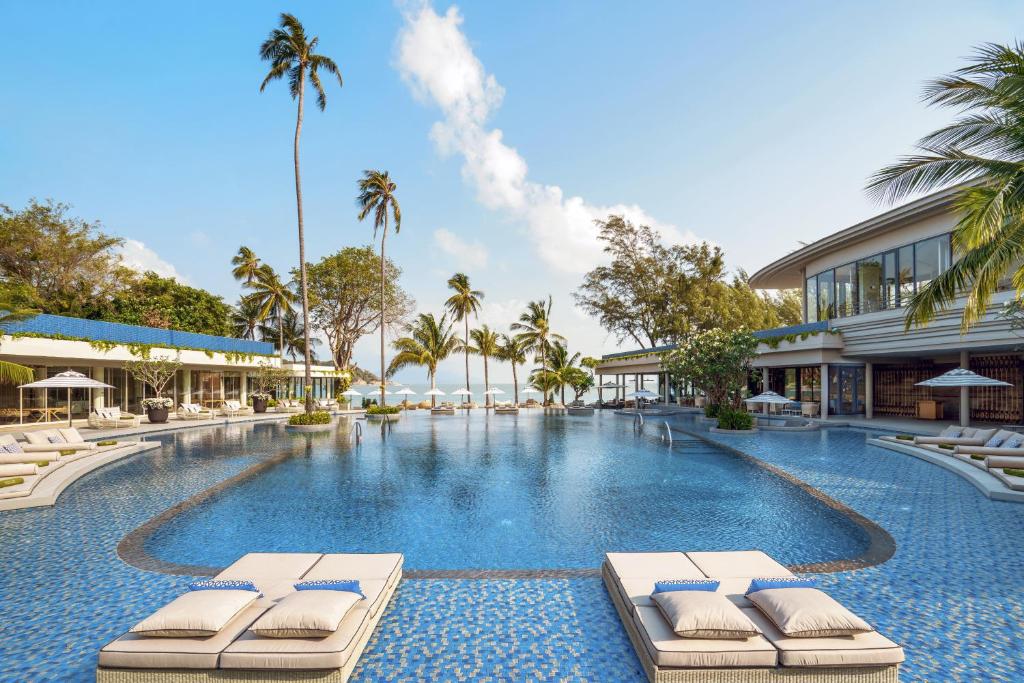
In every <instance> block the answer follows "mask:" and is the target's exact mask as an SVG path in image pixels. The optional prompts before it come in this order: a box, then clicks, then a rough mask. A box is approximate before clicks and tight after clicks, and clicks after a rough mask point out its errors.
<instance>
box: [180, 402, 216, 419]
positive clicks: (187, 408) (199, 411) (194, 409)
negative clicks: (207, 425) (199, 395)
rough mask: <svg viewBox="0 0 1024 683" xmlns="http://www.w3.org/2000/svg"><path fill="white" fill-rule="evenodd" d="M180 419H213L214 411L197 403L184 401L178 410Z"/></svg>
mask: <svg viewBox="0 0 1024 683" xmlns="http://www.w3.org/2000/svg"><path fill="white" fill-rule="evenodd" d="M177 415H178V419H179V420H212V419H213V411H212V410H210V409H209V408H203V407H202V406H200V405H198V404H195V403H182V404H180V405H178V411H177Z"/></svg>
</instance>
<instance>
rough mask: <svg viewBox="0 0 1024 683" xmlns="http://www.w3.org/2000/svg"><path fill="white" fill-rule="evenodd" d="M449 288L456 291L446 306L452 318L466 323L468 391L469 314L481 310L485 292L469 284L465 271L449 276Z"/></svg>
mask: <svg viewBox="0 0 1024 683" xmlns="http://www.w3.org/2000/svg"><path fill="white" fill-rule="evenodd" d="M448 288H449V289H451V290H453V291H454V292H455V293H454V294H452V295H451V296H450V297H448V300H447V301H446V302H444V305H445V307H446V308H447V309H448V311H449V312H451V314H452V318H454V319H455V320H456V321H458V322H461V323H463V324H464V325H465V330H466V335H465V336H464V337H463V338H462V349H463V354H464V355H465V360H466V391H469V390H470V387H469V354H470V348H471V347H470V343H469V316H471V315H472V316H474V317H475V316H476V315H477V314H479V312H480V300H481V299H483V298H484V293H483V292H481V291H478V290H475V289H473V287H472V286H471V285H470V284H469V276H468V275H466V274H465V273H455V275H452V276H451V277H450V278H448Z"/></svg>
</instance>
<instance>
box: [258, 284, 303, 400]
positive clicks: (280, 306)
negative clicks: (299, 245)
mask: <svg viewBox="0 0 1024 683" xmlns="http://www.w3.org/2000/svg"><path fill="white" fill-rule="evenodd" d="M251 288H252V293H251V294H249V295H248V297H247V298H248V299H249V300H250V301H252V302H253V303H254V304H255V305H256V306H257V307H259V317H260V320H261V321H263V322H264V325H266V321H267V320H268V319H270V318H271V317H272V316H273V317H276V318H277V325H276V326H274V329H275V331H276V332H277V335H278V336H277V350H278V352H279V353H280V354H281V358H284V353H285V352H284V349H285V340H284V334H285V324H284V318H285V316H286V315H288V313H290V312H291V311H292V304H294V303H295V293H294V292H293V291H292V290H291V288H290V287H289V286H288V285H286V284H285V283H284V282H281V278H280V276H279V275H278V274H277V272H276V271H275V270H274V269H273V268H271V267H270V266H269V265H267V264H263V265H262V266H260V269H259V270H258V271H257V273H256V280H255V281H254V282H253V283H252V286H251ZM305 318H306V315H305V314H304V315H303V319H305ZM304 331H305V330H304ZM308 342H309V340H308V339H307V340H306V342H305V343H304V344H303V347H304V349H306V350H308V349H309V347H308V346H306V344H308ZM309 360H310V359H309V357H308V355H307V357H306V365H307V366H308V365H309ZM308 384H309V382H307V385H308ZM307 403H308V401H307Z"/></svg>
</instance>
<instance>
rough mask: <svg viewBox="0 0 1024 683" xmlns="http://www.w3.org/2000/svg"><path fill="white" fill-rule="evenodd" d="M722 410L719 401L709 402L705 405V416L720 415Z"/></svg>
mask: <svg viewBox="0 0 1024 683" xmlns="http://www.w3.org/2000/svg"><path fill="white" fill-rule="evenodd" d="M721 411H722V406H720V405H718V404H717V403H708V404H707V405H706V406H704V417H718V414H719V413H720V412H721Z"/></svg>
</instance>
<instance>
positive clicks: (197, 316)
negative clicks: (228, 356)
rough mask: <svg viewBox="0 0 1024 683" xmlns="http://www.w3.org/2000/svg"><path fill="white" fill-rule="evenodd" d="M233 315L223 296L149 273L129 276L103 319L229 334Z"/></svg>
mask: <svg viewBox="0 0 1024 683" xmlns="http://www.w3.org/2000/svg"><path fill="white" fill-rule="evenodd" d="M231 314H232V310H231V306H229V305H228V304H226V303H224V300H223V299H221V298H220V297H219V296H216V295H214V294H211V293H210V292H207V291H206V290H204V289H197V288H195V287H189V286H188V285H183V284H181V283H180V282H178V281H177V280H175V279H174V278H170V277H160V276H159V275H157V274H156V273H152V272H148V273H143V274H142V275H138V274H135V273H130V274H127V275H126V283H125V286H124V288H123V289H121V290H120V291H118V292H117V293H116V294H115V295H114V298H113V299H112V300H111V301H110V303H109V305H108V306H107V309H106V311H105V312H104V314H103V319H104V320H109V321H111V322H119V323H126V324H128V325H145V326H147V327H161V328H169V329H174V330H184V331H185V332H198V333H201V334H213V335H217V336H221V337H229V336H231V334H232V332H233V331H234V330H233V328H232V325H231Z"/></svg>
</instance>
